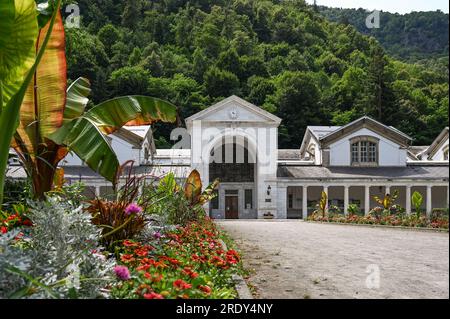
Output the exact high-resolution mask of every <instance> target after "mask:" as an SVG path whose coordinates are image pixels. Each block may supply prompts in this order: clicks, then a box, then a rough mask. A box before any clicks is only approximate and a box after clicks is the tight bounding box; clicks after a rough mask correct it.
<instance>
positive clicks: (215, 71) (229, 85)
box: [204, 66, 239, 97]
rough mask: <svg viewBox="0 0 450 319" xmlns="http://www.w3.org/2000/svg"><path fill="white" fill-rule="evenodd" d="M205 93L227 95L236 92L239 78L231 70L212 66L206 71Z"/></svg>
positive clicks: (219, 95)
mask: <svg viewBox="0 0 450 319" xmlns="http://www.w3.org/2000/svg"><path fill="white" fill-rule="evenodd" d="M204 80H205V93H206V94H207V95H209V96H210V97H228V96H230V95H233V94H237V92H238V88H239V79H238V78H237V76H236V75H234V74H233V73H231V72H228V71H225V70H220V69H219V68H217V67H215V66H213V67H211V68H209V69H208V71H206V73H205V76H204Z"/></svg>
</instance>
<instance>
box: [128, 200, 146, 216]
mask: <svg viewBox="0 0 450 319" xmlns="http://www.w3.org/2000/svg"><path fill="white" fill-rule="evenodd" d="M140 212H142V207H140V206H139V205H138V204H135V203H131V204H130V205H128V206H127V207H126V208H125V215H127V216H128V215H131V214H139V213H140Z"/></svg>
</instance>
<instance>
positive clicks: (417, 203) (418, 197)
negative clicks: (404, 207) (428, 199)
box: [411, 191, 423, 218]
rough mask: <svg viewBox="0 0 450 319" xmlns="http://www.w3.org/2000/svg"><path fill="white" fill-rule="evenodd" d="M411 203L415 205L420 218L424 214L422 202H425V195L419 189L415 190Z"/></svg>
mask: <svg viewBox="0 0 450 319" xmlns="http://www.w3.org/2000/svg"><path fill="white" fill-rule="evenodd" d="M411 203H412V204H413V205H414V208H415V209H416V216H417V217H418V218H419V217H420V215H421V214H422V203H423V196H422V194H421V193H419V192H418V191H415V192H414V193H413V194H412V196H411Z"/></svg>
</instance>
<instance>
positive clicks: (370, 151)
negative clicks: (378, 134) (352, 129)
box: [350, 136, 378, 166]
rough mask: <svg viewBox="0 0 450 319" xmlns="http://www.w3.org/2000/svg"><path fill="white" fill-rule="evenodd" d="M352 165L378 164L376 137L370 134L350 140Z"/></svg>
mask: <svg viewBox="0 0 450 319" xmlns="http://www.w3.org/2000/svg"><path fill="white" fill-rule="evenodd" d="M350 145H351V149H350V152H351V154H350V155H351V164H352V166H377V165H378V139H377V138H374V137H372V136H358V137H355V138H353V139H351V140H350Z"/></svg>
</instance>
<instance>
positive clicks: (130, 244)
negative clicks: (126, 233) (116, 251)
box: [123, 239, 139, 247]
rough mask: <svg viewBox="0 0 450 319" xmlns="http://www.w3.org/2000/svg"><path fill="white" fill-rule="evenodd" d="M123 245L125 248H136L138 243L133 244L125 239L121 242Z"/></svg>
mask: <svg viewBox="0 0 450 319" xmlns="http://www.w3.org/2000/svg"><path fill="white" fill-rule="evenodd" d="M123 245H124V246H125V247H138V246H139V244H138V243H135V242H133V241H131V240H128V239H126V240H124V241H123Z"/></svg>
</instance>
